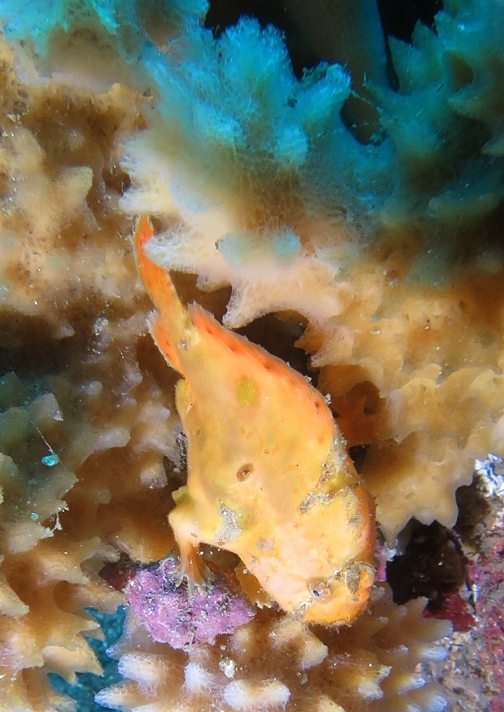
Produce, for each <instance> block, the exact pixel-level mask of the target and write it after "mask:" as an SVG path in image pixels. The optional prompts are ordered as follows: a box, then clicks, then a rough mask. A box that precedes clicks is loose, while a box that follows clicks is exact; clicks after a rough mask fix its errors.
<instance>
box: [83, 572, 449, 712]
mask: <svg viewBox="0 0 504 712" xmlns="http://www.w3.org/2000/svg"><path fill="white" fill-rule="evenodd" d="M424 605H425V600H422V599H417V600H416V601H412V602H410V603H408V604H406V605H405V606H397V605H396V604H394V603H393V602H392V600H391V595H390V591H389V589H388V587H387V586H386V585H384V584H381V585H380V587H378V588H377V589H376V590H375V592H374V594H373V600H372V602H371V605H370V608H369V609H368V610H367V611H366V612H365V613H364V614H363V615H362V616H361V617H360V618H359V619H358V620H357V622H356V623H355V624H354V625H353V626H352V627H350V628H342V629H339V630H334V629H333V630H332V631H331V630H330V629H324V628H321V627H317V628H315V629H310V628H309V627H308V626H307V625H306V624H303V623H301V622H299V621H295V620H293V619H292V618H289V617H286V616H280V615H279V614H278V613H274V612H273V611H268V610H263V611H261V612H259V613H258V614H257V617H256V619H255V620H254V621H251V622H250V623H247V624H246V625H244V626H241V627H240V628H238V630H237V631H236V632H235V633H233V634H232V635H226V636H220V637H219V638H218V644H217V645H214V646H212V647H210V646H202V645H199V646H193V647H192V648H191V650H190V651H189V652H188V653H182V651H173V650H170V648H169V647H167V646H160V645H159V644H156V643H154V642H153V641H152V639H150V637H149V636H148V635H147V634H146V631H145V629H144V627H143V626H142V624H141V623H140V621H139V620H138V619H137V618H136V617H135V616H134V615H132V614H130V616H129V620H128V621H127V625H126V630H125V633H124V635H123V638H122V639H121V640H119V642H118V643H117V645H116V646H114V648H113V649H112V650H111V651H110V653H111V654H112V655H113V656H120V661H119V669H120V671H121V673H122V675H123V676H124V677H125V678H126V679H127V681H125V682H123V683H119V685H117V686H115V687H112V688H109V689H108V690H104V691H103V692H101V693H99V694H98V698H97V699H98V701H99V702H100V703H101V704H103V705H105V706H107V707H111V708H112V709H121V710H133V709H135V708H137V707H138V706H140V705H142V704H147V705H149V709H152V710H153V711H157V710H163V711H164V710H166V711H168V710H186V709H187V710H189V709H198V710H200V711H201V712H206V710H212V709H215V706H216V705H218V706H219V709H222V710H225V711H226V712H228V711H230V710H266V709H282V708H283V709H286V710H291V709H292V710H294V709H296V710H318V711H319V712H322V711H327V712H330V711H333V712H342V711H344V712H357V711H359V712H364V710H377V711H378V710H384V711H385V710H386V711H387V712H389V711H390V710H397V711H398V712H399V711H400V710H404V712H406V710H410V709H414V708H415V705H416V706H417V709H424V710H431V711H432V712H434V711H435V710H442V709H443V708H444V704H443V701H442V700H443V698H442V693H441V690H440V688H439V687H438V686H437V685H435V684H428V685H425V684H424V680H423V678H422V676H421V674H420V673H419V672H418V664H419V663H420V662H421V661H422V660H429V659H433V658H434V659H435V658H437V657H439V656H440V655H441V656H442V655H443V652H442V649H441V648H440V647H439V646H438V644H437V643H436V641H437V640H438V639H439V638H440V637H441V636H443V635H446V634H447V633H448V632H449V630H450V624H449V623H447V622H446V621H435V620H429V621H427V620H425V619H423V618H422V615H421V612H422V608H423V606H424Z"/></svg>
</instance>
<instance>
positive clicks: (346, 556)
mask: <svg viewBox="0 0 504 712" xmlns="http://www.w3.org/2000/svg"><path fill="white" fill-rule="evenodd" d="M152 234H153V230H152V227H151V225H150V223H149V221H148V219H147V218H145V217H141V218H140V220H139V222H138V226H137V230H136V237H135V245H136V256H137V263H138V269H139V272H140V275H141V277H142V279H143V282H144V284H145V286H146V288H147V291H148V293H149V295H150V297H151V299H152V301H153V302H154V304H155V306H156V310H155V311H154V312H153V314H152V315H151V317H150V324H149V325H150V330H151V333H152V336H153V338H154V340H155V342H156V344H157V346H158V347H159V349H160V350H161V352H162V353H163V355H164V357H165V359H166V360H167V362H168V364H169V365H170V366H172V367H173V368H174V369H176V370H177V371H178V372H179V373H180V374H181V375H182V377H183V378H181V379H180V380H179V381H178V383H177V387H176V403H177V410H178V412H179V415H180V418H181V420H182V425H183V427H184V430H185V433H186V435H187V440H188V450H187V464H188V480H187V485H186V486H184V487H181V488H180V489H178V490H177V491H176V492H175V493H174V495H173V496H174V499H175V502H176V507H175V509H174V510H173V511H172V512H171V514H170V515H169V522H170V525H171V526H172V528H173V531H174V534H175V538H176V541H177V544H178V546H179V547H180V572H181V573H180V575H181V577H182V576H186V577H187V579H188V582H189V584H190V585H191V584H194V583H196V584H200V585H201V584H203V579H204V575H205V573H204V568H203V565H202V563H201V558H200V557H199V555H198V547H199V544H200V543H206V544H211V545H213V546H216V547H221V548H223V549H226V550H228V551H231V552H234V553H235V554H237V555H238V556H239V557H240V559H241V561H242V562H243V564H244V566H245V567H246V569H247V570H248V571H249V572H251V573H252V574H253V575H254V576H255V577H256V579H257V580H258V581H259V583H260V585H261V586H262V587H263V589H264V590H265V591H266V592H267V593H268V594H269V596H270V597H271V598H273V599H274V601H276V603H277V604H278V605H279V606H280V607H281V608H283V609H284V610H285V611H287V612H290V613H293V614H294V615H295V616H296V617H298V618H299V619H301V620H304V621H309V622H313V623H321V624H325V625H336V624H340V623H348V622H350V621H351V620H352V619H353V618H354V617H355V616H356V615H357V614H358V613H359V612H360V611H362V610H363V609H364V608H365V606H366V603H367V601H368V598H369V594H370V590H371V586H372V583H373V580H374V566H373V558H374V550H375V521H374V506H373V503H372V500H371V498H370V496H369V494H367V492H366V491H365V490H364V489H363V487H362V485H361V483H360V481H359V477H358V475H357V473H356V471H355V469H354V466H353V463H352V461H351V459H350V458H349V456H348V454H347V451H346V446H345V441H344V439H343V437H342V435H341V433H340V431H339V429H338V427H337V425H336V424H335V422H334V419H333V417H332V414H331V411H330V409H329V408H328V406H327V404H326V402H325V400H324V397H323V396H322V395H321V394H320V393H319V392H318V391H317V390H316V389H315V388H313V387H312V386H311V385H310V384H309V383H308V382H307V380H306V379H305V378H304V377H303V376H302V375H300V374H299V373H297V372H296V371H294V370H293V369H292V368H290V367H289V366H288V365H287V364H286V363H284V362H283V361H281V360H280V359H278V358H276V357H274V356H271V355H270V354H269V353H267V352H266V351H264V350H263V349H262V348H260V347H259V346H256V345H255V344H252V343H250V342H249V341H248V340H247V339H246V338H244V337H242V336H239V335H237V334H234V333H233V332H231V331H228V330H227V329H225V328H224V327H223V326H221V325H220V324H219V323H218V322H217V321H216V320H215V319H214V318H213V316H212V315H211V314H209V313H208V312H207V311H205V310H204V309H203V308H202V307H200V306H199V305H198V304H191V305H190V306H189V307H188V308H187V309H186V307H185V306H184V305H183V304H182V302H181V301H180V299H179V297H178V295H177V293H176V291H175V287H174V285H173V283H172V281H171V279H170V277H169V275H168V274H167V273H166V272H165V271H164V270H163V269H161V268H160V267H158V266H157V265H156V264H154V263H153V262H152V261H151V260H150V259H149V258H148V257H147V255H146V254H145V251H144V244H145V243H146V242H147V241H148V240H149V238H150V237H151V236H152Z"/></svg>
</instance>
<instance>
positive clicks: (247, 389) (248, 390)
mask: <svg viewBox="0 0 504 712" xmlns="http://www.w3.org/2000/svg"><path fill="white" fill-rule="evenodd" d="M236 395H237V398H238V402H239V403H240V404H241V405H254V403H255V402H256V401H257V397H258V395H259V391H258V389H257V385H256V384H255V382H254V381H253V380H252V379H251V378H248V377H247V376H244V377H243V378H240V380H239V381H238V383H237V384H236Z"/></svg>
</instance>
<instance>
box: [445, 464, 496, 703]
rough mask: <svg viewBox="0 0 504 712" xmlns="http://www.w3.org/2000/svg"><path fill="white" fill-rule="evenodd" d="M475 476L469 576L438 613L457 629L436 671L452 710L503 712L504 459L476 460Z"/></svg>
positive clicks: (466, 535)
mask: <svg viewBox="0 0 504 712" xmlns="http://www.w3.org/2000/svg"><path fill="white" fill-rule="evenodd" d="M476 475H477V476H476V478H475V481H474V484H473V486H472V487H471V488H467V493H466V500H467V503H466V508H467V507H468V509H469V510H470V513H471V514H472V517H469V518H468V519H467V523H465V525H464V527H463V528H462V531H461V536H462V542H463V544H464V549H465V553H466V555H467V557H468V559H469V566H468V569H467V580H466V584H465V586H464V587H463V589H462V590H461V592H460V593H461V594H462V595H461V597H460V596H459V600H457V595H458V594H457V592H453V594H452V596H451V597H450V600H446V601H444V608H443V609H442V610H440V611H439V615H438V617H443V618H450V619H451V620H452V621H453V623H454V628H455V631H456V632H455V634H454V635H453V636H452V637H451V638H450V639H447V641H446V643H445V648H446V651H447V658H446V660H445V661H444V662H442V663H440V664H439V665H438V666H437V669H435V675H436V677H437V678H438V679H441V682H442V684H443V686H444V688H445V691H446V693H447V696H448V701H449V703H450V712H480V710H488V712H504V670H503V666H502V661H503V659H504V619H503V614H502V612H503V610H504V459H503V458H501V457H499V456H497V455H489V456H488V458H487V459H486V460H477V461H476ZM471 519H472V521H471ZM450 604H451V605H450ZM471 618H472V619H473V620H472V621H471Z"/></svg>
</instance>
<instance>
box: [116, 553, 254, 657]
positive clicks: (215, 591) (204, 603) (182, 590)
mask: <svg viewBox="0 0 504 712" xmlns="http://www.w3.org/2000/svg"><path fill="white" fill-rule="evenodd" d="M178 573H179V570H178V564H177V562H176V560H175V559H172V558H166V559H164V560H162V561H160V562H159V563H158V564H157V565H156V568H153V567H152V566H149V567H148V568H145V569H141V570H139V571H137V572H136V573H135V575H134V576H133V577H132V579H131V581H130V583H129V586H128V589H127V597H128V603H129V605H130V606H131V608H132V610H133V611H134V613H135V614H136V615H137V616H138V617H139V618H140V619H141V620H142V622H143V624H144V626H145V628H146V629H147V630H148V631H149V633H150V634H151V636H152V638H153V639H154V640H155V641H157V642H158V643H169V644H170V645H171V646H172V648H185V647H187V646H189V645H192V644H193V643H195V644H196V643H209V644H210V645H212V644H213V643H214V642H215V638H216V636H217V635H221V634H222V633H233V632H234V631H235V630H236V628H238V626H240V625H242V624H243V623H248V621H250V620H251V619H252V618H253V617H254V609H253V607H252V606H251V605H250V603H249V602H248V600H247V599H246V598H245V597H244V595H243V594H242V593H241V592H240V589H239V586H238V583H237V581H236V578H235V576H234V574H231V573H227V572H226V573H223V572H220V571H219V572H215V575H214V578H213V580H212V581H210V582H209V583H208V584H207V587H206V588H205V589H203V590H201V589H199V588H195V589H194V591H193V593H192V594H191V593H190V592H189V590H188V586H187V582H186V581H185V580H184V581H182V582H181V583H180V584H178V581H177V576H178Z"/></svg>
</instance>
